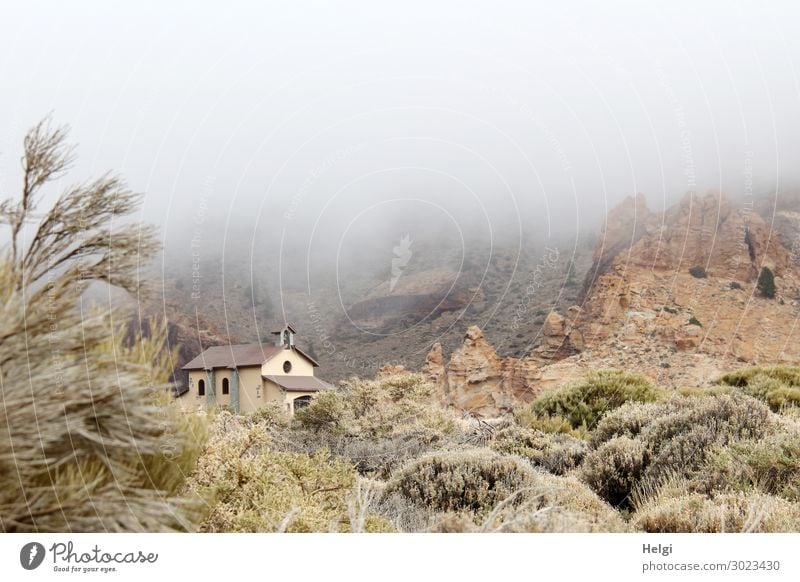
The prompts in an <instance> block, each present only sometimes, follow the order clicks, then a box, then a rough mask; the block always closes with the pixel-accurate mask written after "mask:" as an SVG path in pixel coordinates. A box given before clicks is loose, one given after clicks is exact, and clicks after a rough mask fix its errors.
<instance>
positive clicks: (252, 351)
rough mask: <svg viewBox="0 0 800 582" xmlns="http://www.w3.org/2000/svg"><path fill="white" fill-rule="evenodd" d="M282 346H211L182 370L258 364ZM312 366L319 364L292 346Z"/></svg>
mask: <svg viewBox="0 0 800 582" xmlns="http://www.w3.org/2000/svg"><path fill="white" fill-rule="evenodd" d="M284 349H285V348H284V347H282V346H275V345H272V344H234V345H227V346H213V347H210V348H207V349H206V350H205V351H204V352H203V353H202V354H200V355H199V356H197V357H196V358H194V359H193V360H192V361H190V362H189V363H188V364H186V365H185V366H183V368H182V369H183V370H211V369H214V368H241V367H245V366H260V365H261V364H263V363H264V362H266V361H267V360H271V359H272V358H274V357H275V356H276V355H278V354H279V353H281V352H282V351H284ZM292 349H294V350H295V351H297V352H298V353H299V354H300V355H302V356H303V357H304V358H306V359H307V360H309V361H310V362H311V363H312V364H313V365H314V366H319V364H318V363H317V362H316V361H315V360H314V359H313V358H312V357H310V356H309V355H308V354H306V353H305V352H303V351H302V350H300V349H298V348H296V347H295V348H292Z"/></svg>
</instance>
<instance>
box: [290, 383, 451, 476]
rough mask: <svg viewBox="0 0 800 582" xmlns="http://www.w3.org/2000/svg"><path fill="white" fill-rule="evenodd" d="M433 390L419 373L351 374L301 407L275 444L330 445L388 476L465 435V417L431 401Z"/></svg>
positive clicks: (364, 469)
mask: <svg viewBox="0 0 800 582" xmlns="http://www.w3.org/2000/svg"><path fill="white" fill-rule="evenodd" d="M431 390H432V386H431V385H430V384H429V383H427V382H426V381H424V379H423V378H422V376H421V375H418V374H411V375H400V376H390V377H384V378H380V379H377V380H360V379H357V378H351V379H350V380H349V381H348V382H346V383H345V384H344V386H343V388H342V390H340V391H337V392H327V393H324V394H321V395H320V396H319V397H317V398H316V399H315V400H314V401H312V403H311V404H310V405H309V406H308V407H306V408H304V409H302V410H300V411H298V412H297V415H296V422H295V423H294V429H293V430H292V431H291V432H288V433H286V434H285V435H284V437H285V438H284V439H283V440H282V441H281V442H276V446H277V447H279V448H281V449H284V450H289V451H297V452H305V453H307V454H312V455H313V454H314V453H315V452H316V451H318V450H320V449H327V450H329V451H330V452H331V453H332V454H333V455H335V456H338V457H342V458H344V459H347V460H348V461H349V462H350V463H352V464H353V465H354V466H355V467H356V469H357V470H358V471H359V473H361V474H362V475H365V476H370V477H376V478H382V479H386V478H388V477H389V476H390V475H391V473H392V472H393V471H394V470H396V469H397V468H399V467H400V466H401V465H403V464H405V463H406V462H407V461H409V460H410V459H412V458H416V457H418V456H419V455H421V454H423V453H425V452H428V451H432V450H438V449H441V448H443V447H452V446H456V444H457V443H458V442H459V441H460V440H461V437H462V436H463V435H462V431H463V427H462V426H461V423H459V422H458V420H457V419H456V418H455V417H454V416H453V415H452V414H450V413H448V412H445V411H443V410H441V409H439V408H437V407H435V406H433V405H432V404H431V403H430V394H431Z"/></svg>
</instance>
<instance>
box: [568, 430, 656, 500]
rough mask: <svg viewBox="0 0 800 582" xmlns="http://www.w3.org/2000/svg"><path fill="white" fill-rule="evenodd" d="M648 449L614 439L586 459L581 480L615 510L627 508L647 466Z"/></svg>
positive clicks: (635, 442)
mask: <svg viewBox="0 0 800 582" xmlns="http://www.w3.org/2000/svg"><path fill="white" fill-rule="evenodd" d="M647 454H648V453H647V449H646V448H645V446H644V444H643V443H641V442H640V441H637V440H633V439H631V438H628V437H616V438H613V439H611V440H610V441H608V442H605V443H603V444H602V445H600V447H598V448H597V449H596V450H594V451H592V452H590V453H589V454H588V455H586V459H585V460H584V462H583V465H582V466H581V469H580V472H579V474H580V477H581V479H582V480H583V481H584V482H585V483H586V484H587V485H589V487H591V488H592V490H593V491H594V492H595V493H597V494H598V495H599V496H600V497H601V498H603V499H605V500H606V501H608V502H609V503H610V504H611V505H613V506H615V507H620V506H624V507H628V506H630V504H631V503H630V494H631V491H632V490H633V488H634V486H635V485H636V484H637V483H638V481H639V479H641V477H642V474H643V472H644V468H645V466H646V465H647Z"/></svg>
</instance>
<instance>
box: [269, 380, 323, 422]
mask: <svg viewBox="0 0 800 582" xmlns="http://www.w3.org/2000/svg"><path fill="white" fill-rule="evenodd" d="M264 387H265V388H266V393H267V394H269V401H272V402H280V403H281V405H282V407H283V409H284V410H285V411H286V412H288V413H289V414H294V399H295V398H300V397H301V396H311V397H312V398H313V397H314V396H316V395H317V392H287V391H285V390H283V388H281V387H280V386H278V385H277V384H275V382H273V381H271V380H264Z"/></svg>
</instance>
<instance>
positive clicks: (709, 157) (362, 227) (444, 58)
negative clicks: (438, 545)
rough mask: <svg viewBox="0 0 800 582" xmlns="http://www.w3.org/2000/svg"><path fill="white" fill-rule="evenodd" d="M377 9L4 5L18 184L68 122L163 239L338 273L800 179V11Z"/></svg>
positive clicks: (1, 31)
mask: <svg viewBox="0 0 800 582" xmlns="http://www.w3.org/2000/svg"><path fill="white" fill-rule="evenodd" d="M379 4H381V5H379ZM382 4H383V3H376V2H363V3H355V2H336V3H332V2H315V3H312V2H303V3H298V2H270V3H266V4H263V5H260V6H257V5H256V3H252V2H250V3H237V2H217V3H208V2H185V3H181V4H176V3H164V2H147V1H140V2H135V3H126V4H125V5H121V4H118V3H109V2H101V1H94V2H70V3H62V2H55V1H53V2H17V3H14V4H13V5H7V6H5V7H4V9H3V14H2V18H0V49H1V50H0V83H2V91H0V111H2V113H3V114H2V115H1V116H0V193H1V194H2V196H3V197H9V196H13V195H15V194H16V192H17V191H18V189H19V188H18V185H19V178H20V172H19V153H20V147H21V141H22V136H23V135H24V132H25V130H26V129H27V128H28V127H29V126H31V125H32V124H33V123H35V122H36V121H37V120H39V119H40V118H42V117H43V116H44V115H46V114H48V113H52V115H53V119H54V120H55V121H56V122H58V123H68V124H69V125H70V126H71V127H72V134H71V136H72V139H73V140H74V141H75V142H77V143H78V144H79V149H78V154H79V162H78V164H77V166H76V168H75V171H74V172H73V173H72V174H71V175H70V177H69V178H68V180H69V181H76V180H81V179H85V178H88V177H90V176H94V175H96V174H98V173H100V172H104V171H106V170H115V171H118V172H120V173H121V174H123V175H124V176H125V177H126V179H127V180H128V183H129V184H130V186H131V187H132V188H133V189H135V190H137V191H141V192H143V193H144V194H145V197H144V204H143V207H142V212H141V218H142V219H143V220H146V221H149V222H152V223H155V224H157V225H158V226H159V227H160V228H161V231H162V233H163V236H164V242H165V245H166V248H167V251H168V252H169V251H170V250H171V249H174V250H175V253H176V256H182V255H184V254H186V255H187V256H188V249H189V248H190V244H191V240H192V239H193V238H194V239H196V240H198V241H202V246H203V248H204V249H205V252H206V253H214V252H217V251H218V250H220V249H222V248H225V249H236V250H235V253H236V254H237V256H242V257H244V258H246V259H250V260H251V261H252V259H253V257H258V256H261V255H270V256H272V257H276V256H281V257H288V258H289V259H287V260H294V259H299V260H304V257H305V258H309V257H315V258H318V264H319V266H320V267H325V266H328V267H331V266H332V265H333V262H335V261H336V258H337V257H339V258H341V257H350V258H356V259H358V260H359V261H362V260H366V259H367V258H368V257H369V255H370V252H372V251H373V250H375V249H380V250H381V252H385V250H386V249H390V248H391V246H392V245H396V244H397V241H398V240H400V239H401V237H402V236H403V235H405V234H409V233H411V236H412V238H413V237H415V236H422V235H421V234H420V233H423V232H427V233H433V234H435V236H436V237H439V242H440V244H442V245H445V246H447V245H458V244H461V242H460V241H463V240H470V241H479V242H480V244H495V243H498V242H503V241H505V242H509V243H511V244H518V245H522V246H524V245H526V244H530V241H546V240H549V239H552V238H554V237H559V236H560V237H574V236H575V234H576V233H578V232H583V231H587V230H589V231H591V230H593V229H597V228H598V226H599V225H600V224H601V222H602V219H603V216H604V215H605V212H606V210H607V209H608V208H609V206H612V205H614V204H615V203H617V202H618V201H619V200H621V199H622V198H623V197H625V196H627V195H630V194H634V193H636V192H643V193H645V194H646V195H647V197H648V201H649V205H650V207H651V208H654V209H658V208H662V207H663V206H665V205H667V204H669V203H671V202H672V201H674V200H675V199H676V198H677V197H679V196H681V195H682V194H683V193H685V192H686V191H688V190H696V191H701V192H702V191H705V190H708V189H712V188H714V189H721V190H723V191H726V192H728V193H730V194H731V195H734V196H745V195H751V194H761V193H770V192H776V191H780V190H781V189H783V188H789V187H792V186H793V184H795V183H797V182H798V178H800V176H798V174H799V173H800V164H798V163H797V154H798V151H800V100H799V99H798V97H799V96H800V81H799V80H798V64H797V63H796V60H797V56H798V55H800V39H799V38H798V35H797V33H796V23H797V22H799V21H800V18H798V17H800V7H798V6H797V5H796V4H795V3H791V2H785V3H772V4H769V5H764V4H762V3H758V2H719V3H702V6H701V5H697V3H692V2H683V3H682V2H675V1H669V2H656V3H641V2H633V1H632V2H603V3H597V4H594V3H588V2H586V3H584V2H559V3H555V2H548V3H523V2H519V3H514V4H510V5H501V6H498V5H496V4H492V5H490V3H482V4H481V3H475V2H469V3H467V2H435V3H434V2H404V3H402V4H398V5H396V6H395V7H388V6H383V5H382ZM645 4H646V5H645ZM198 244H201V243H199V242H198ZM250 255H252V256H250ZM311 263H313V260H312V261H311V262H310V263H308V264H306V263H305V262H303V263H302V264H303V267H306V266H307V265H310V264H311ZM302 270H303V269H301V268H299V267H298V268H297V269H292V272H293V273H295V274H296V272H298V271H300V272H302Z"/></svg>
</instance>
